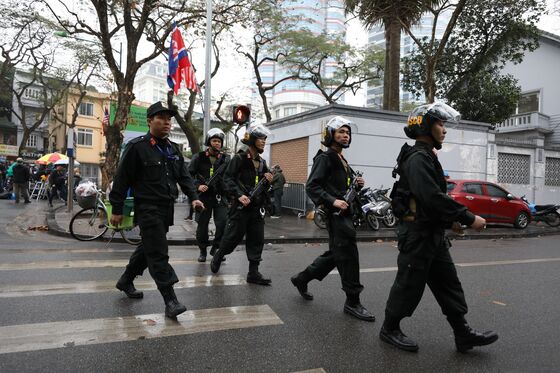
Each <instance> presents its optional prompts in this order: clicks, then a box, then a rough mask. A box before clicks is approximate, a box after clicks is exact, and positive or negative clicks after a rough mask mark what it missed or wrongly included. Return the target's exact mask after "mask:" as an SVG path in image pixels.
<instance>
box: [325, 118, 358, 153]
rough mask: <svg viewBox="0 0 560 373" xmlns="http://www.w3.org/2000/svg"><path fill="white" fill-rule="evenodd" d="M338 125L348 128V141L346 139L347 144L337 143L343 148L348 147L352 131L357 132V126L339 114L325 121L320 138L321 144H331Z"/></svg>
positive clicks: (327, 145)
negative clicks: (321, 137)
mask: <svg viewBox="0 0 560 373" xmlns="http://www.w3.org/2000/svg"><path fill="white" fill-rule="evenodd" d="M340 127H347V128H348V130H349V131H350V141H348V145H342V144H339V145H340V146H341V147H343V148H347V147H349V146H350V143H351V142H352V131H354V132H357V128H356V125H355V124H354V123H353V122H352V121H350V120H348V119H346V118H344V117H340V116H336V117H334V118H332V119H331V120H329V121H328V122H327V125H326V126H325V129H324V130H323V139H322V140H321V144H323V145H325V146H326V147H329V146H331V145H332V143H333V141H334V132H335V131H336V130H337V129H339V128H340Z"/></svg>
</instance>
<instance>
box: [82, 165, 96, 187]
mask: <svg viewBox="0 0 560 373" xmlns="http://www.w3.org/2000/svg"><path fill="white" fill-rule="evenodd" d="M80 175H81V176H82V180H91V181H92V182H94V183H95V184H97V179H98V177H99V166H98V165H96V164H91V163H81V164H80Z"/></svg>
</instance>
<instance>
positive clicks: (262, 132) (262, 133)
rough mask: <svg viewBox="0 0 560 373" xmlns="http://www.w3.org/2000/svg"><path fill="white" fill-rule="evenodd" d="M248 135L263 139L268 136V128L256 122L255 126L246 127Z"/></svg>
mask: <svg viewBox="0 0 560 373" xmlns="http://www.w3.org/2000/svg"><path fill="white" fill-rule="evenodd" d="M247 133H249V135H251V136H253V137H256V138H257V139H264V138H267V137H270V130H269V129H268V128H266V127H265V126H263V125H262V124H257V125H255V126H250V127H249V128H248V129H247Z"/></svg>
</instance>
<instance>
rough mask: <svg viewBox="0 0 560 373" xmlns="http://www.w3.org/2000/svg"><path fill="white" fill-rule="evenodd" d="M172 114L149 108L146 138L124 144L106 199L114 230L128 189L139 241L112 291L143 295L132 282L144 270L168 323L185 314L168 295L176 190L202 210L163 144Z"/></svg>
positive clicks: (180, 164) (174, 151) (179, 162)
mask: <svg viewBox="0 0 560 373" xmlns="http://www.w3.org/2000/svg"><path fill="white" fill-rule="evenodd" d="M175 114H176V112H175V111H174V110H170V109H168V108H166V107H165V106H163V104H162V103H161V102H156V103H155V104H153V105H152V106H150V107H149V108H148V112H147V115H148V125H149V126H150V132H149V133H147V134H146V135H144V136H140V137H137V138H135V139H133V140H130V141H129V143H128V144H127V146H126V148H125V150H124V152H123V155H122V158H121V162H120V164H119V168H118V170H117V174H116V176H115V179H114V180H113V188H112V190H111V193H110V194H109V199H110V201H111V205H112V208H113V211H112V212H113V215H112V216H111V224H113V225H115V226H118V225H119V224H120V223H121V222H122V220H123V215H122V213H123V204H124V200H125V198H126V194H127V191H128V189H129V188H132V191H133V196H134V217H135V219H136V221H137V223H138V225H139V226H140V235H141V236H142V243H141V244H140V245H139V246H138V247H137V248H136V250H135V251H134V253H133V254H132V255H131V257H130V261H129V263H128V265H127V266H126V270H125V271H124V274H123V275H122V276H121V278H120V279H119V281H118V282H117V285H116V287H117V289H119V290H122V291H123V292H125V294H126V295H127V296H128V297H129V298H142V297H143V293H142V292H140V291H138V290H136V288H135V287H134V284H133V281H134V278H135V277H136V276H139V275H141V274H142V273H143V272H144V270H145V269H146V268H148V270H149V271H150V275H151V276H152V278H153V279H154V281H155V282H156V285H157V287H158V289H159V291H160V292H161V295H162V296H163V299H164V302H165V315H166V316H167V317H171V318H174V317H176V316H177V315H179V314H180V313H183V312H185V311H186V307H185V306H184V305H182V304H181V303H179V301H178V300H177V297H176V295H175V292H174V291H173V284H175V283H176V282H178V281H179V280H178V279H177V275H176V274H175V271H174V270H173V268H172V267H171V265H170V264H169V255H168V246H167V238H166V233H167V231H168V229H169V226H170V225H173V204H174V202H175V199H176V198H177V195H178V190H177V184H179V185H180V186H181V189H182V190H183V192H184V193H185V194H186V195H187V196H188V197H189V199H190V200H191V201H193V202H192V205H193V207H194V208H200V209H203V208H204V205H203V203H202V202H201V201H200V200H199V199H198V194H197V193H196V190H195V188H194V184H193V181H192V179H191V176H190V175H189V172H188V170H187V167H185V165H184V158H183V155H182V154H181V152H180V151H179V148H178V147H177V144H175V143H173V142H171V141H169V139H168V138H167V137H168V136H169V132H170V131H171V118H172V117H173V116H174V115H175Z"/></svg>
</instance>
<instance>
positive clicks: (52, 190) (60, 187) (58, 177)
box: [48, 165, 67, 207]
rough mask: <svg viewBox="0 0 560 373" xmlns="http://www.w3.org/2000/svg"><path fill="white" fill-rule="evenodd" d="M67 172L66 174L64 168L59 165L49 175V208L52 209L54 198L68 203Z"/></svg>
mask: <svg viewBox="0 0 560 373" xmlns="http://www.w3.org/2000/svg"><path fill="white" fill-rule="evenodd" d="M66 178H67V176H66V172H64V167H62V166H61V165H57V166H56V168H55V169H54V170H53V171H52V172H51V174H50V175H49V193H48V196H49V206H50V207H52V206H53V204H52V200H53V198H54V196H56V195H57V196H58V197H59V198H61V199H63V200H64V201H66V194H67V193H66V192H67V190H66Z"/></svg>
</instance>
